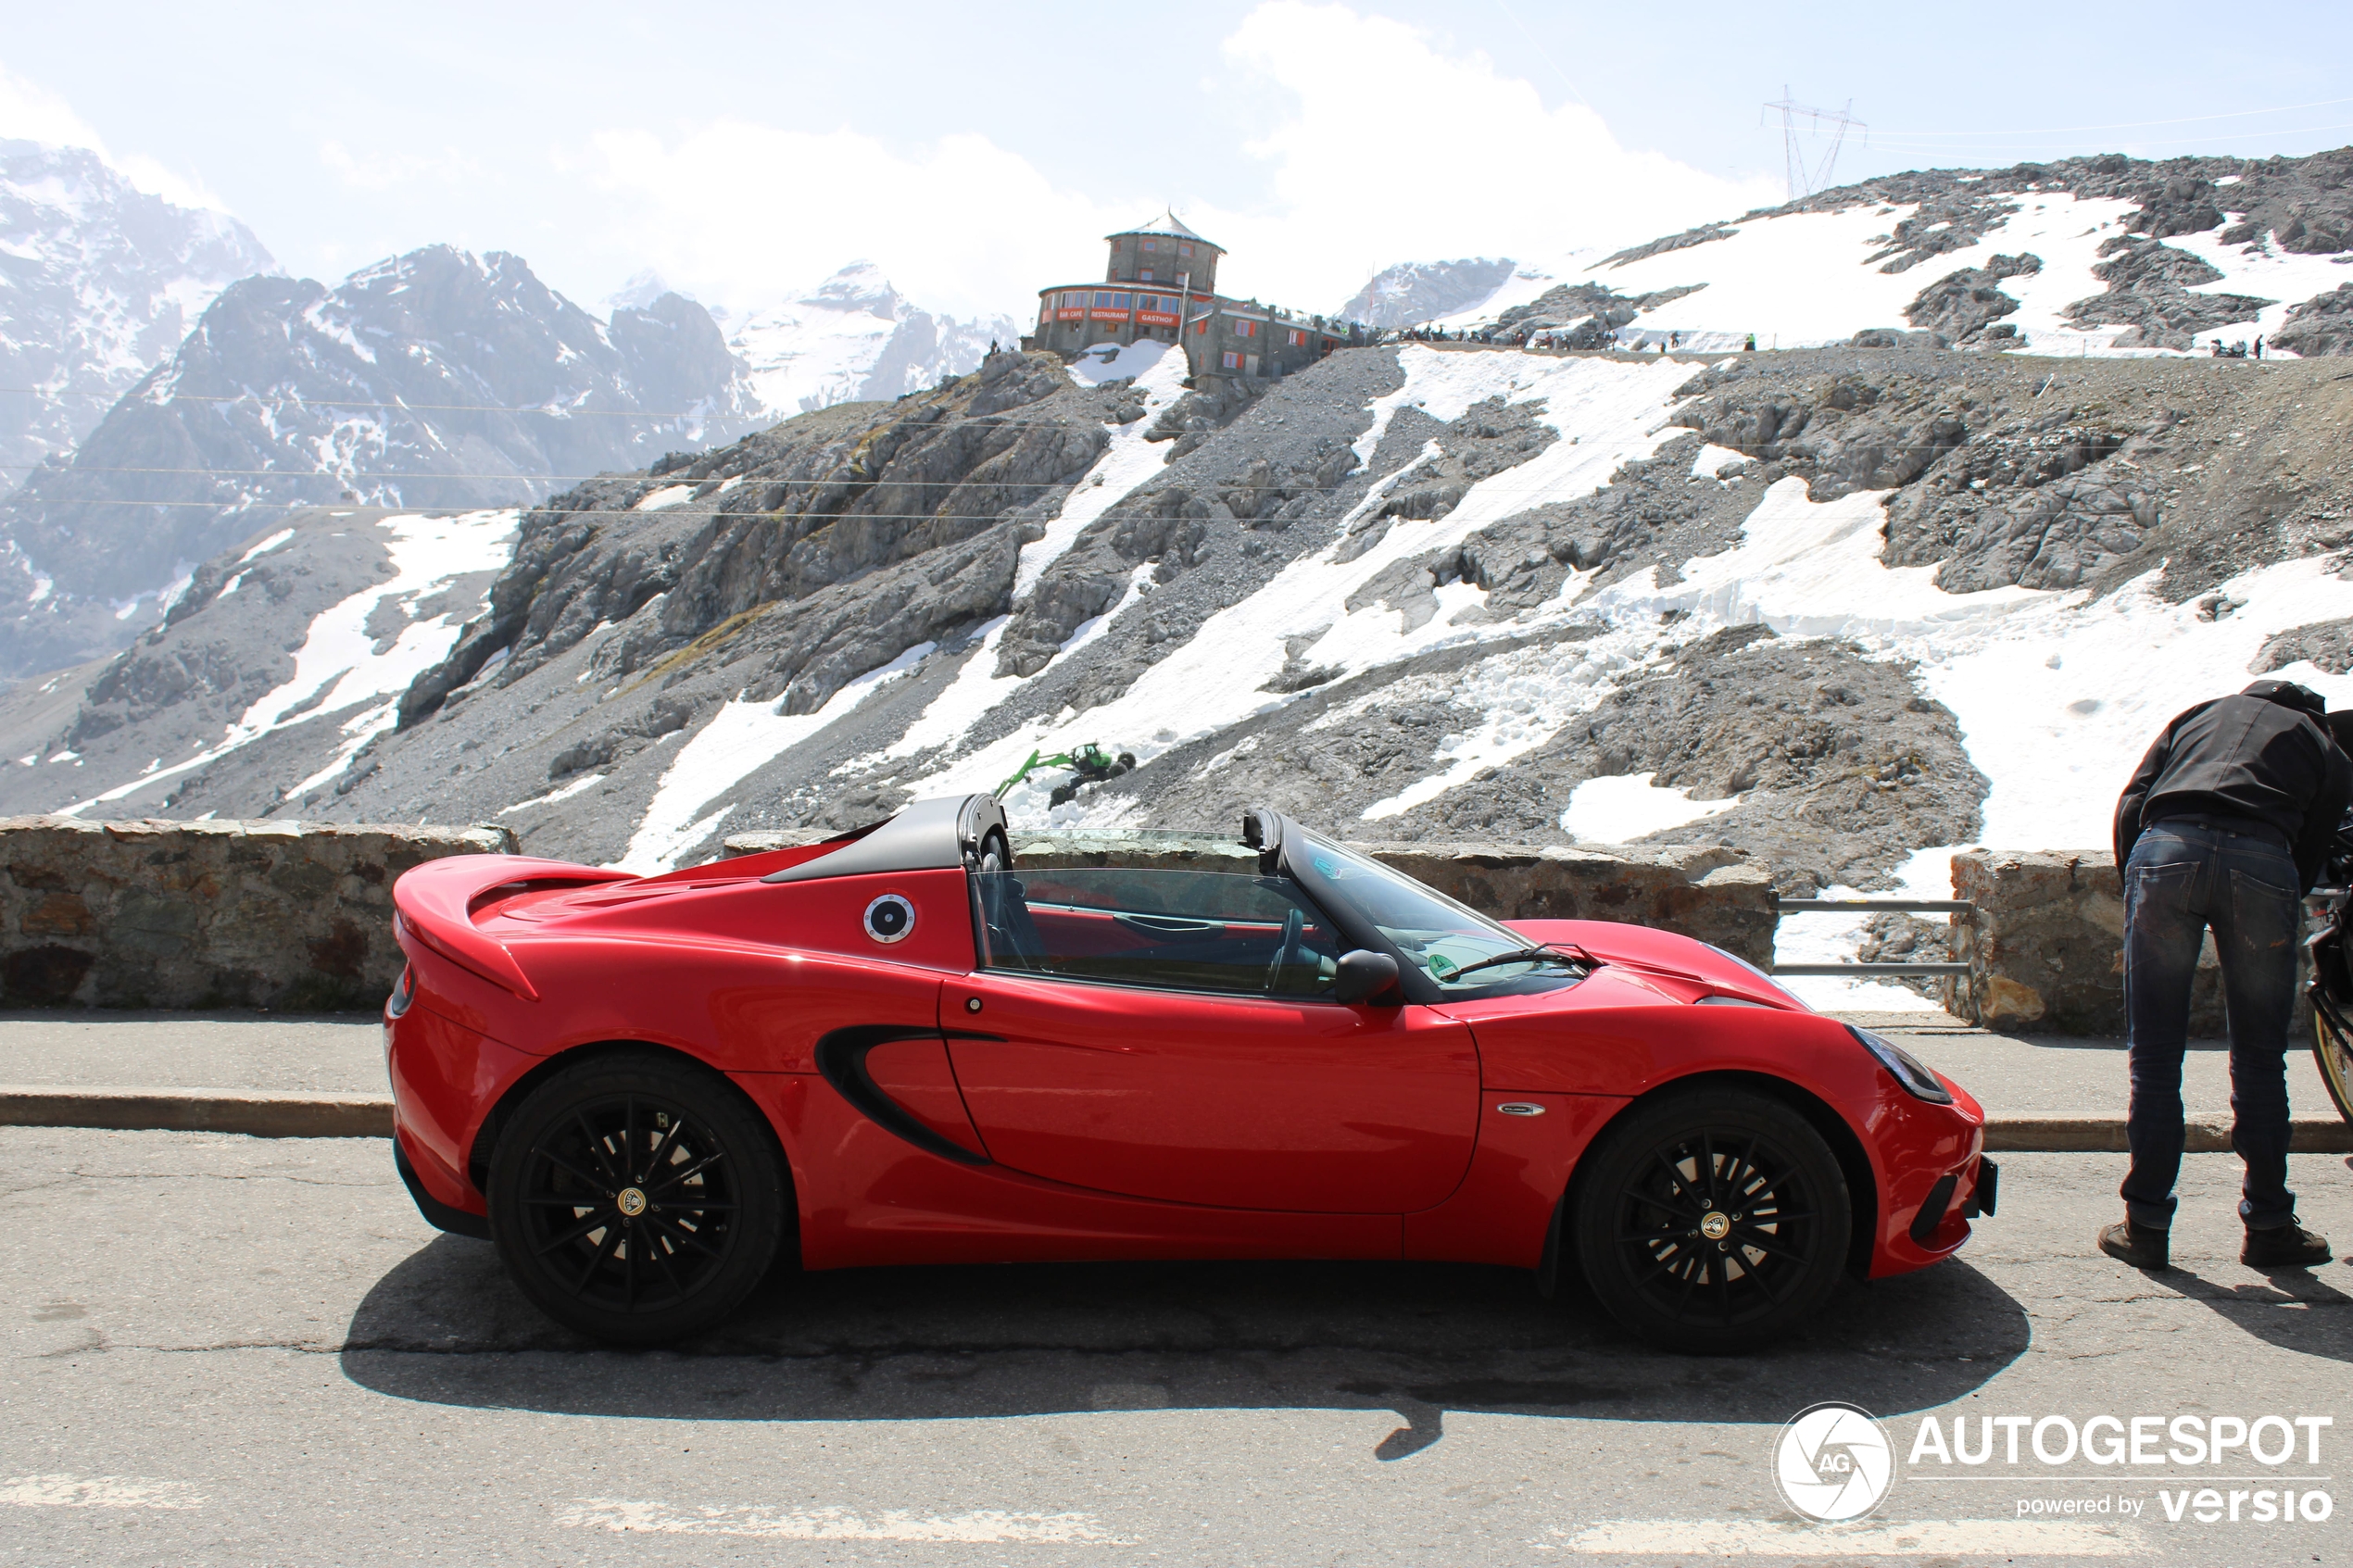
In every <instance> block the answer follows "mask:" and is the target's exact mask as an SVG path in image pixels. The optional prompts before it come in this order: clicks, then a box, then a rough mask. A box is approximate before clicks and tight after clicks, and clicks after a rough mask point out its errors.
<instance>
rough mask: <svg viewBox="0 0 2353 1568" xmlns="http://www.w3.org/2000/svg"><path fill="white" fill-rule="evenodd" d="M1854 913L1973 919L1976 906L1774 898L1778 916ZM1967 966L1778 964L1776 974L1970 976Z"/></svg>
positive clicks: (1962, 901) (1957, 901)
mask: <svg viewBox="0 0 2353 1568" xmlns="http://www.w3.org/2000/svg"><path fill="white" fill-rule="evenodd" d="M1852 909H1883V910H1889V911H1898V910H1900V911H1902V912H1905V913H1908V914H1947V915H1973V914H1975V913H1977V906H1976V905H1975V904H1973V903H1970V902H1969V900H1968V899H1966V898H1782V897H1775V898H1774V900H1773V911H1774V913H1775V914H1777V915H1778V914H1799V915H1805V914H1826V913H1831V912H1843V911H1846V910H1852ZM1770 972H1772V973H1774V974H1802V975H1823V974H1826V975H1832V976H1837V975H1852V976H1856V977H1860V978H1863V979H1879V978H1881V977H1884V976H1898V975H1907V974H1921V975H1945V974H1967V973H1968V972H1969V965H1967V964H1965V963H1777V964H1773V965H1771V966H1770Z"/></svg>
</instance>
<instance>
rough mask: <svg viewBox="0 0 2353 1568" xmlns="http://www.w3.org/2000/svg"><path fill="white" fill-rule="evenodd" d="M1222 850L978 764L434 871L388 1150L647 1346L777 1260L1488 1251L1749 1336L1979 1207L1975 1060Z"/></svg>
mask: <svg viewBox="0 0 2353 1568" xmlns="http://www.w3.org/2000/svg"><path fill="white" fill-rule="evenodd" d="M1251 851H1255V854H1256V859H1255V862H1254V864H1253V862H1252V859H1250V852H1251ZM1212 860H1213V862H1214V864H1215V865H1217V866H1220V867H1223V868H1225V869H1204V870H1170V869H1139V868H1133V867H1120V866H1103V867H1073V866H1066V865H1064V866H1053V867H1051V868H1049V867H1042V866H1034V865H1030V866H1016V865H1015V864H1013V855H1012V853H1011V850H1010V847H1009V842H1008V836H1007V833H1006V825H1005V820H1004V817H1003V815H1002V813H1001V811H1000V809H999V808H998V806H997V803H996V802H995V801H994V800H993V799H991V798H990V797H987V796H972V797H964V798H957V799H940V800H924V801H918V802H915V803H914V804H912V805H910V806H909V807H907V808H906V809H904V810H902V811H900V813H899V814H898V815H896V816H894V817H892V818H890V819H889V820H888V821H887V822H881V823H879V824H877V825H875V826H873V827H869V828H864V829H861V830H859V831H857V832H854V833H849V834H843V835H842V836H841V837H839V838H836V839H832V840H829V841H827V842H824V843H822V844H813V845H809V846H806V847H796V848H789V849H780V850H776V851H774V852H772V853H768V854H763V855H752V856H748V857H745V858H742V859H733V860H724V861H720V862H717V863H714V864H711V865H704V866H696V867H692V868H689V869H686V870H683V871H677V872H670V873H668V874H666V875H662V876H653V877H637V876H631V875H627V874H625V873H623V872H612V871H598V870H594V869H591V868H588V867H584V866H575V865H568V864H564V863H561V862H558V861H553V860H542V859H524V858H520V857H504V856H480V857H478V856H463V857H453V858H450V859H441V860H435V861H432V862H430V863H428V864H426V865H423V866H420V867H419V868H417V869H416V870H414V871H412V872H409V873H408V874H407V875H406V876H404V877H402V878H401V879H400V882H399V884H398V885H397V887H396V889H395V901H396V905H397V909H398V913H397V916H396V921H397V929H398V935H399V940H400V944H401V947H402V948H403V949H404V950H405V952H406V953H407V955H408V960H409V962H408V966H407V969H406V971H405V972H404V973H403V974H402V976H401V979H400V983H399V985H398V988H397V989H396V992H395V993H394V995H393V997H392V998H391V1000H390V1001H389V1002H388V1003H387V1004H386V1006H385V1009H384V1032H385V1040H386V1050H387V1058H388V1064H389V1068H390V1072H391V1076H392V1087H393V1095H394V1098H395V1102H396V1108H397V1115H396V1120H397V1139H396V1159H397V1160H398V1163H399V1169H400V1173H401V1175H402V1177H403V1178H404V1180H405V1181H406V1182H407V1184H408V1186H409V1192H410V1193H411V1194H412V1195H413V1196H414V1197H415V1198H416V1200H417V1205H418V1207H419V1208H420V1209H421V1210H422V1211H423V1213H424V1215H425V1217H426V1218H427V1219H428V1220H430V1221H432V1222H433V1223H434V1224H436V1225H439V1226H441V1227H443V1228H444V1229H447V1230H452V1231H456V1232H459V1233H461V1234H464V1235H468V1236H482V1237H486V1238H487V1239H489V1240H490V1241H492V1242H493V1243H495V1244H496V1245H497V1248H498V1252H499V1255H500V1257H501V1259H502V1260H503V1261H504V1264H505V1266H506V1268H507V1269H508V1270H509V1271H510V1273H511V1274H512V1276H513V1278H514V1280H515V1283H516V1284H517V1285H518V1286H520V1287H521V1288H522V1291H523V1292H524V1293H525V1294H526V1295H527V1296H529V1297H530V1298H531V1299H532V1300H533V1301H535V1303H537V1304H538V1305H539V1306H540V1307H541V1308H543V1309H544V1310H545V1311H547V1313H548V1315H550V1316H551V1317H553V1318H555V1319H557V1320H558V1321H559V1322H560V1323H565V1324H568V1325H570V1326H572V1327H573V1328H574V1329H577V1330H580V1331H582V1332H584V1333H586V1334H590V1335H594V1336H600V1337H603V1338H606V1339H610V1340H615V1341H620V1342H624V1343H638V1344H643V1343H652V1342H658V1341H661V1340H666V1339H672V1338H676V1337H678V1336H684V1335H688V1334H692V1333H696V1332H698V1331H699V1330H702V1329H705V1328H707V1327H710V1326H711V1325H712V1324H713V1323H717V1322H719V1321H720V1320H721V1319H723V1318H724V1317H725V1316H726V1315H727V1314H728V1313H729V1312H731V1311H734V1310H735V1308H736V1306H737V1305H738V1304H740V1303H741V1302H742V1301H743V1299H744V1298H745V1297H746V1295H747V1294H748V1293H749V1291H750V1290H751V1289H752V1288H753V1287H754V1286H756V1285H757V1284H758V1283H759V1282H760V1280H761V1277H762V1276H763V1275H764V1274H765V1273H767V1272H768V1270H769V1268H770V1266H771V1264H772V1263H774V1261H776V1260H777V1259H778V1257H779V1256H780V1254H782V1253H784V1252H786V1250H787V1249H788V1251H789V1253H790V1254H791V1255H792V1256H795V1257H797V1259H798V1261H799V1264H800V1266H801V1267H803V1268H808V1269H834V1268H846V1267H856V1266H860V1265H867V1264H894V1263H941V1262H958V1263H969V1262H1019V1261H1044V1260H1062V1261H1070V1260H1087V1259H1137V1258H1156V1259H1194V1258H1226V1259H1232V1258H1319V1259H1343V1258H1345V1259H1427V1260H1441V1261H1465V1262H1479V1263H1491V1264H1504V1265H1509V1266H1513V1267H1517V1268H1524V1269H1529V1270H1531V1271H1533V1272H1534V1273H1535V1274H1536V1276H1537V1280H1538V1283H1539V1285H1540V1286H1541V1288H1542V1289H1543V1290H1545V1292H1546V1293H1547V1294H1549V1293H1550V1292H1551V1291H1552V1290H1553V1288H1554V1286H1555V1284H1556V1283H1557V1282H1558V1280H1559V1279H1560V1278H1561V1276H1562V1275H1563V1274H1564V1273H1571V1274H1574V1275H1581V1277H1582V1278H1583V1279H1584V1281H1585V1282H1586V1284H1587V1286H1588V1287H1589V1288H1590V1289H1591V1291H1592V1294H1593V1296H1594V1297H1595V1298H1598V1300H1599V1301H1600V1302H1601V1303H1602V1305H1603V1306H1604V1307H1605V1308H1606V1309H1607V1310H1608V1311H1610V1312H1611V1313H1612V1314H1614V1315H1615V1316H1616V1317H1617V1319H1618V1320H1619V1321H1620V1322H1621V1323H1624V1324H1625V1325H1626V1326H1627V1327H1628V1328H1629V1329H1631V1330H1633V1331H1634V1332H1636V1333H1638V1334H1640V1335H1642V1336H1646V1337H1648V1338H1649V1339H1651V1340H1653V1341H1654V1342H1656V1343H1659V1344H1662V1345H1665V1346H1668V1347H1672V1348H1680V1349H1685V1350H1692V1351H1726V1350H1732V1349H1737V1348H1743V1347H1746V1346H1750V1345H1753V1344H1755V1343H1757V1342H1759V1341H1761V1340H1763V1339H1766V1338H1768V1337H1769V1336H1773V1335H1775V1334H1777V1333H1779V1332H1780V1331H1783V1330H1785V1329H1787V1328H1788V1327H1789V1326H1790V1325H1792V1324H1793V1323H1798V1322H1800V1321H1802V1320H1804V1319H1805V1318H1806V1316H1807V1315H1808V1314H1809V1313H1811V1312H1813V1311H1815V1310H1816V1309H1818V1307H1819V1306H1820V1305H1821V1303H1822V1302H1823V1300H1824V1299H1825V1298H1826V1297H1827V1296H1828V1295H1829V1294H1830V1292H1831V1291H1832V1290H1833V1289H1834V1288H1835V1287H1836V1286H1837V1285H1838V1283H1839V1280H1840V1277H1841V1276H1842V1275H1843V1274H1846V1273H1854V1274H1859V1275H1868V1276H1876V1275H1885V1274H1894V1273H1904V1272H1906V1270H1911V1269H1918V1268H1921V1267H1923V1266H1925V1265H1927V1264H1930V1263H1933V1262H1935V1261H1938V1260H1939V1259H1941V1258H1944V1257H1945V1256H1947V1255H1949V1254H1950V1253H1951V1252H1952V1251H1953V1250H1954V1249H1955V1248H1958V1247H1959V1246H1960V1245H1961V1243H1962V1242H1963V1241H1964V1240H1966V1239H1967V1237H1968V1236H1969V1219H1970V1218H1972V1217H1974V1216H1976V1215H1979V1214H1990V1213H1992V1212H1993V1211H1994V1196H1995V1172H1994V1163H1993V1161H1991V1160H1986V1159H1984V1158H1983V1157H1982V1144H1983V1135H1982V1123H1983V1115H1982V1112H1981V1111H1980V1110H1979V1109H1978V1106H1977V1104H1976V1102H1975V1101H1974V1100H1972V1099H1971V1098H1969V1095H1968V1094H1967V1093H1965V1092H1964V1091H1962V1090H1961V1089H1960V1088H1959V1087H1958V1086H1957V1085H1954V1084H1953V1083H1951V1082H1950V1081H1949V1080H1946V1079H1944V1078H1943V1077H1940V1076H1939V1075H1938V1074H1937V1073H1933V1072H1931V1070H1930V1069H1928V1068H1927V1067H1925V1066H1923V1065H1922V1064H1921V1063H1920V1062H1919V1061H1918V1060H1915V1059H1914V1058H1912V1057H1911V1056H1909V1055H1907V1054H1906V1053H1905V1052H1904V1051H1903V1050H1901V1049H1899V1048H1898V1047H1895V1046H1894V1045H1893V1044H1891V1043H1889V1042H1888V1041H1886V1040H1883V1039H1881V1038H1880V1037H1878V1036H1877V1035H1872V1034H1870V1033H1869V1032H1868V1031H1865V1030H1861V1029H1856V1028H1851V1027H1849V1026H1847V1025H1845V1024H1843V1023H1840V1022H1836V1021H1835V1020H1832V1019H1830V1018H1826V1017H1823V1016H1822V1015H1820V1014H1818V1013H1816V1012H1814V1011H1812V1010H1809V1009H1807V1008H1806V1006H1805V1005H1804V1004H1803V1003H1801V1002H1799V1001H1798V1000H1797V999H1796V998H1794V997H1792V996H1790V995H1789V994H1788V993H1787V992H1785V991H1783V990H1781V989H1780V987H1779V986H1778V985H1775V984H1774V983H1773V982H1772V980H1771V979H1769V978H1768V976H1767V975H1766V974H1765V973H1764V972H1762V971H1760V970H1757V969H1755V967H1753V966H1751V965H1750V964H1748V963H1745V962H1743V960H1739V959H1737V958H1735V957H1733V956H1732V955H1730V954H1729V953H1726V952H1724V951H1722V950H1720V949H1718V948H1716V947H1710V946H1708V945H1706V944H1705V943H1701V942H1696V941H1693V940H1692V939H1690V938H1688V937H1683V936H1678V935H1670V934H1668V933H1666V932H1661V931H1655V930H1650V929H1647V928H1644V927H1642V926H1635V925H1620V924H1612V923H1608V922H1598V921H1520V922H1512V923H1509V924H1505V923H1501V922H1496V921H1493V920H1490V919H1489V918H1487V917H1486V916H1484V915H1481V914H1478V913H1477V912H1475V911H1474V910H1472V909H1467V908H1466V907H1464V906H1463V905H1461V904H1458V903H1456V902H1454V901H1453V900H1452V899H1450V898H1447V897H1443V896H1441V895H1440V894H1438V893H1436V892H1434V891H1432V890H1431V889H1429V888H1428V887H1426V886H1424V885H1422V884H1419V883H1417V882H1415V881H1413V880H1412V879H1410V878H1408V877H1406V876H1403V875H1402V874H1400V873H1399V872H1395V871H1393V870H1391V869H1390V868H1389V867H1387V866H1384V865H1382V864H1381V863H1380V862H1378V860H1375V859H1369V858H1367V857H1366V856H1364V855H1362V854H1360V853H1358V852H1356V851H1355V850H1353V849H1351V848H1349V847H1347V846H1345V845H1342V844H1339V843H1336V842H1334V841H1333V840H1331V839H1329V838H1327V837H1324V836H1323V835H1321V834H1316V833H1314V832H1311V831H1310V830H1308V829H1307V828H1304V827H1302V825H1301V824H1300V823H1298V822H1294V821H1292V820H1291V819H1290V818H1288V817H1285V816H1282V815H1279V814H1278V813H1276V812H1273V811H1268V810H1263V809H1258V810H1252V811H1251V812H1249V813H1248V814H1247V815H1246V816H1245V818H1244V822H1243V828H1242V834H1241V842H1240V844H1239V845H1236V846H1235V847H1234V850H1233V853H1232V855H1231V856H1230V857H1227V858H1224V859H1218V858H1214V857H1213V858H1212Z"/></svg>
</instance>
